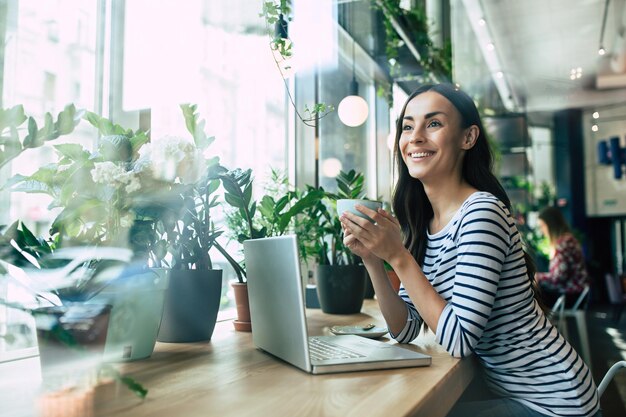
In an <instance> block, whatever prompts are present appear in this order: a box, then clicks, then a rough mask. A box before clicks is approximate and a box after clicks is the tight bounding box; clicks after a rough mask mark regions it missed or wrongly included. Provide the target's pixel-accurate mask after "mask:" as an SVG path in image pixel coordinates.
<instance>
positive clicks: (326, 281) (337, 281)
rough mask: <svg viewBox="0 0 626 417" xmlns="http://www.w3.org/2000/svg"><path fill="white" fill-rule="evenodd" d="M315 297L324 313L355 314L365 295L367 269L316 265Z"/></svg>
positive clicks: (360, 266)
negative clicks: (316, 296)
mask: <svg viewBox="0 0 626 417" xmlns="http://www.w3.org/2000/svg"><path fill="white" fill-rule="evenodd" d="M316 279H317V295H318V298H319V302H320V306H321V308H322V311H323V312H324V313H329V314H356V313H359V312H360V311H361V307H362V306H363V297H364V295H365V280H366V279H367V269H365V267H364V266H363V265H339V266H335V265H318V266H317V277H316Z"/></svg>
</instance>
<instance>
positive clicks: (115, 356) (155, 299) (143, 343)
mask: <svg viewBox="0 0 626 417" xmlns="http://www.w3.org/2000/svg"><path fill="white" fill-rule="evenodd" d="M169 272H170V270H169V269H157V268H155V269H143V268H140V269H139V268H136V269H129V270H127V271H126V272H125V275H126V276H125V277H124V279H118V280H116V281H115V282H114V283H113V284H111V285H110V286H109V287H107V288H106V289H105V290H104V291H102V292H101V293H100V294H98V296H96V297H95V298H94V302H98V301H100V300H102V301H107V302H108V303H110V304H111V305H112V306H113V310H112V312H111V319H110V320H109V330H108V337H107V342H106V348H105V351H104V357H105V359H106V360H109V361H133V360H138V359H145V358H149V357H150V356H151V355H152V352H153V350H154V346H155V344H156V341H157V334H158V333H159V327H160V325H161V317H162V315H163V307H164V303H165V294H166V291H167V286H168V276H169Z"/></svg>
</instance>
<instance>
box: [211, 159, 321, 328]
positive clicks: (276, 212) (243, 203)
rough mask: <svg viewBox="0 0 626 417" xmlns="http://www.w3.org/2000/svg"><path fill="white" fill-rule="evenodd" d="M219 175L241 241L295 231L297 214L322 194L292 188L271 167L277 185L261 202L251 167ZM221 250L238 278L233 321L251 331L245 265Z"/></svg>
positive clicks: (231, 222)
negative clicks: (254, 193) (255, 193)
mask: <svg viewBox="0 0 626 417" xmlns="http://www.w3.org/2000/svg"><path fill="white" fill-rule="evenodd" d="M220 178H221V180H222V184H223V186H224V190H225V194H224V198H225V200H226V202H227V203H228V204H229V205H230V206H232V208H233V210H232V211H230V212H228V213H227V223H228V228H229V230H230V234H231V236H232V237H233V238H234V239H235V240H237V241H238V242H239V243H243V242H244V241H245V240H248V239H258V238H264V237H271V236H280V235H284V234H286V233H288V232H292V231H293V230H294V229H293V227H294V221H295V219H296V217H297V215H298V214H301V213H303V212H304V211H305V210H307V209H309V208H311V207H313V206H315V205H316V204H317V203H318V202H319V201H320V199H321V197H322V196H323V191H322V190H321V189H320V190H317V189H312V188H311V189H309V190H308V191H307V192H305V193H303V192H301V191H298V190H294V189H290V187H289V185H288V183H287V179H286V178H285V177H284V175H282V174H280V173H279V172H278V171H276V170H272V178H271V180H270V183H271V184H274V186H273V187H269V189H268V193H267V194H265V195H263V197H262V198H261V200H260V202H257V201H256V200H254V199H253V198H252V186H253V178H252V171H251V170H249V169H248V170H241V169H234V170H231V171H227V172H224V173H222V174H221V175H220ZM218 250H220V249H219V248H218ZM220 252H222V254H223V255H224V256H225V257H226V259H227V260H228V261H229V263H230V264H231V265H232V267H233V268H234V270H235V273H236V274H237V279H238V280H237V282H234V283H233V284H232V286H233V289H234V291H235V303H236V305H237V317H238V318H237V320H235V321H234V326H235V329H237V330H239V331H251V329H252V327H251V319H250V306H249V304H248V289H247V285H246V280H247V275H246V269H245V265H243V263H240V262H237V261H236V260H235V259H234V258H233V257H232V256H230V255H229V254H228V253H226V251H223V249H221V250H220Z"/></svg>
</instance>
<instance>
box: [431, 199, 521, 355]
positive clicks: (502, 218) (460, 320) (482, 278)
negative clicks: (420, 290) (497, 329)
mask: <svg viewBox="0 0 626 417" xmlns="http://www.w3.org/2000/svg"><path fill="white" fill-rule="evenodd" d="M512 226H513V221H512V219H511V218H510V216H509V215H508V212H507V211H505V209H504V207H502V206H501V205H500V204H498V203H497V202H495V201H481V202H476V203H474V204H472V205H471V206H470V207H469V209H468V212H467V213H466V214H465V216H464V217H463V218H462V220H461V225H460V227H459V231H458V235H457V236H456V238H455V242H456V246H457V263H456V270H455V278H454V288H453V292H452V297H451V299H450V301H449V302H448V303H447V304H446V306H445V307H444V309H443V311H442V313H441V316H440V317H439V322H438V323H437V330H436V335H435V338H436V339H435V340H436V341H437V342H438V343H439V344H441V346H443V347H444V348H445V349H446V350H447V351H448V352H449V353H450V354H451V355H452V356H454V357H464V356H467V355H470V354H471V353H472V352H473V350H474V348H475V346H476V345H477V343H478V341H479V340H480V338H481V336H482V334H483V331H484V328H485V326H486V324H487V320H488V319H489V316H490V315H491V310H492V308H493V305H494V302H495V298H496V291H497V288H498V283H499V282H500V274H501V272H502V266H503V264H504V261H505V258H506V254H507V253H508V251H509V248H510V245H511V240H512V236H511V231H512V230H514V228H513V227H512Z"/></svg>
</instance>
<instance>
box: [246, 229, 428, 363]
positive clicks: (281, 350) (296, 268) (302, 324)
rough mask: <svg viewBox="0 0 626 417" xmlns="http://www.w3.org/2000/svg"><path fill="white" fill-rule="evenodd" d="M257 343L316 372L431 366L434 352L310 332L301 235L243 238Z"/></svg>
mask: <svg viewBox="0 0 626 417" xmlns="http://www.w3.org/2000/svg"><path fill="white" fill-rule="evenodd" d="M243 246H244V255H245V261H246V270H247V276H248V297H249V299H250V315H251V317H252V340H253V342H254V344H255V346H257V347H258V348H260V349H262V350H264V351H266V352H268V353H270V354H272V355H274V356H277V357H278V358H280V359H283V360H284V361H286V362H289V363H291V364H292V365H294V366H297V367H298V368H300V369H302V370H304V371H306V372H310V373H313V374H325V373H333V372H349V371H365V370H371V369H389V368H406V367H414V366H428V365H430V363H431V357H430V356H428V355H424V354H421V353H418V352H413V351H411V350H409V349H405V348H402V347H400V346H398V345H393V344H388V343H383V342H380V341H376V340H371V339H367V338H364V337H360V336H355V335H342V336H312V337H309V335H308V332H307V326H306V313H305V307H304V305H305V304H304V289H303V284H302V279H301V276H300V260H299V258H298V243H297V240H296V236H293V235H287V236H279V237H271V238H264V239H252V240H246V241H245V242H244V243H243Z"/></svg>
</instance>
